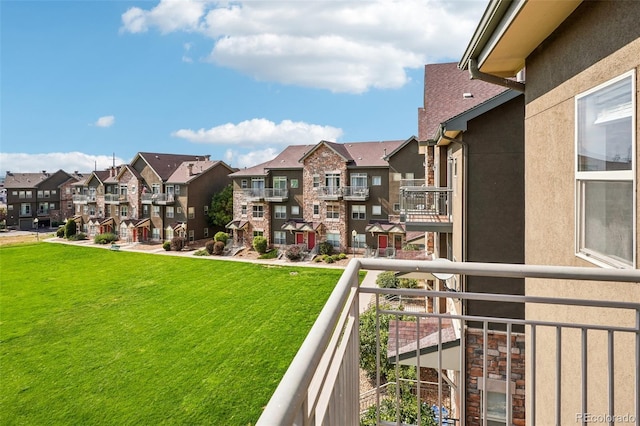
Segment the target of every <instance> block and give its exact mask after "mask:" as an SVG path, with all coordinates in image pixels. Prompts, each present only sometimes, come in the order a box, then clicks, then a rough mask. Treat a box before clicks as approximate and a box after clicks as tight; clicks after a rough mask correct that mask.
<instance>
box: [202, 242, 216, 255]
mask: <svg viewBox="0 0 640 426" xmlns="http://www.w3.org/2000/svg"><path fill="white" fill-rule="evenodd" d="M214 243H215V241H213V240H209V241H207V243H206V244H205V245H204V249H205V250H206V251H207V253H209V254H213V244H214Z"/></svg>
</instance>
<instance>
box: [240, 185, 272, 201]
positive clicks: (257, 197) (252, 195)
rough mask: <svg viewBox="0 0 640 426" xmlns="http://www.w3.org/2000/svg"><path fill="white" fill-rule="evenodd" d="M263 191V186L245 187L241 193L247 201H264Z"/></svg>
mask: <svg viewBox="0 0 640 426" xmlns="http://www.w3.org/2000/svg"><path fill="white" fill-rule="evenodd" d="M265 191H266V189H265V188H245V189H243V190H242V194H243V195H244V198H245V200H247V201H254V202H255V201H264V197H265Z"/></svg>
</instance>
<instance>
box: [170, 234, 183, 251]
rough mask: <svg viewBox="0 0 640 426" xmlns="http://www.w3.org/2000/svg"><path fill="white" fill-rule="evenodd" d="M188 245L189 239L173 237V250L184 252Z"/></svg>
mask: <svg viewBox="0 0 640 426" xmlns="http://www.w3.org/2000/svg"><path fill="white" fill-rule="evenodd" d="M186 245H187V239H186V238H185V237H173V239H172V240H171V250H173V251H182V249H184V247H185V246H186Z"/></svg>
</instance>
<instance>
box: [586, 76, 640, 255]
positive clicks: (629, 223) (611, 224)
mask: <svg viewBox="0 0 640 426" xmlns="http://www.w3.org/2000/svg"><path fill="white" fill-rule="evenodd" d="M634 81H635V74H634V73H633V72H631V73H627V74H625V75H623V76H620V77H618V78H616V79H614V80H611V81H609V82H607V83H605V84H603V85H600V86H598V87H596V88H594V89H592V90H589V91H588V92H585V93H583V94H581V95H579V96H577V97H576V153H577V158H576V194H577V197H576V200H577V208H576V214H577V217H576V244H577V247H576V249H577V252H578V253H579V255H580V256H582V257H586V258H587V259H589V260H592V261H594V262H596V263H598V262H604V263H605V264H607V265H612V266H617V267H633V260H634V229H633V224H634V222H635V218H634V209H633V205H634V201H633V200H634V182H633V170H634V164H633V163H634V156H635V138H636V135H635V132H634V127H633V123H634V122H635V120H634V111H635V97H634V93H635V87H634Z"/></svg>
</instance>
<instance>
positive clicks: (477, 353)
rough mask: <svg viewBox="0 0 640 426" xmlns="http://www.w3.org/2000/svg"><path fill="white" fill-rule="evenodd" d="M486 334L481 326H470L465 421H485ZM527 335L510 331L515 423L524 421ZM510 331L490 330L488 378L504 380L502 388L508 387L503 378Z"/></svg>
mask: <svg viewBox="0 0 640 426" xmlns="http://www.w3.org/2000/svg"><path fill="white" fill-rule="evenodd" d="M483 344H484V338H483V334H482V330H478V329H471V328H469V329H467V333H466V371H467V378H466V382H467V383H466V385H467V395H466V420H467V421H466V423H465V424H466V425H468V426H480V425H482V400H481V394H482V390H481V388H482V386H481V384H479V382H482V373H483V366H484V358H483ZM524 348H525V336H524V334H520V333H512V334H511V383H512V389H513V393H512V404H511V406H512V423H511V424H513V425H517V426H524V425H525V350H524ZM506 354H507V335H506V333H504V332H493V331H492V332H489V333H488V341H487V379H488V381H492V382H495V381H499V382H503V383H502V389H501V390H500V391H501V392H504V391H505V390H506V387H505V386H504V382H505V381H506V374H507V356H506Z"/></svg>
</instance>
